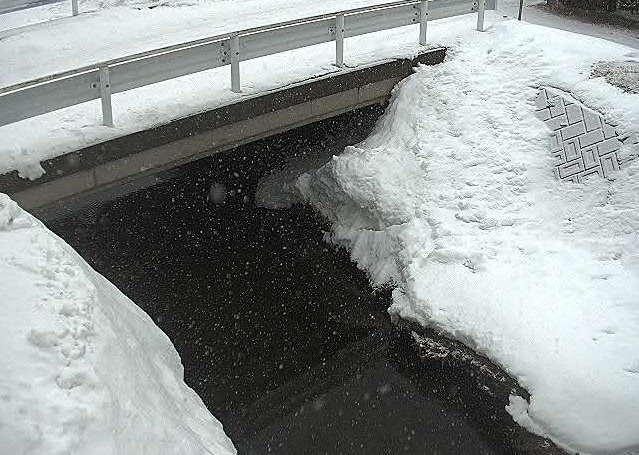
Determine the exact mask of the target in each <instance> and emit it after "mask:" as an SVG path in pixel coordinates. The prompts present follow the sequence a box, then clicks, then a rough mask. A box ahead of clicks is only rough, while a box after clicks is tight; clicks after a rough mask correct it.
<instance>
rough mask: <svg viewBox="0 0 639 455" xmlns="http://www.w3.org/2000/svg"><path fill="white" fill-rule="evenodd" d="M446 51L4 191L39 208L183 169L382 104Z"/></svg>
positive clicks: (95, 149)
mask: <svg viewBox="0 0 639 455" xmlns="http://www.w3.org/2000/svg"><path fill="white" fill-rule="evenodd" d="M444 56H445V49H434V50H429V51H425V52H423V53H422V54H420V55H418V56H417V57H416V58H414V59H412V60H409V59H400V60H394V61H390V62H383V63H378V64H374V65H370V66H366V67H359V68H355V69H344V70H343V71H340V72H339V73H332V74H330V75H326V76H324V77H321V78H318V79H313V80H310V81H306V82H302V83H299V84H297V85H294V86H289V87H286V88H282V89H279V90H275V91H271V92H268V93H265V94H261V95H259V96H253V97H247V98H242V99H241V101H239V102H237V103H234V104H229V105H226V106H223V107H219V108H217V109H213V110H210V111H208V112H204V113H199V114H196V115H192V116H190V117H186V118H183V119H179V120H176V121H174V122H171V123H168V124H165V125H161V126H158V127H156V128H153V129H149V130H145V131H140V132H136V133H133V134H129V135H127V136H123V137H119V138H116V139H113V140H109V141H106V142H102V143H99V144H95V145H92V146H90V147H86V148H83V149H80V150H77V151H74V152H71V153H67V154H65V155H62V156H59V157H56V158H53V159H50V160H47V161H44V162H42V163H41V164H42V167H43V168H44V170H45V172H46V173H45V175H44V176H42V177H41V178H39V179H37V180H34V181H30V180H25V179H22V178H20V177H18V174H17V172H12V173H10V174H5V175H2V176H0V192H3V193H7V194H10V195H11V196H12V197H13V198H14V199H15V200H16V201H18V202H19V203H20V204H21V205H22V206H23V207H25V208H28V209H37V208H40V207H44V206H50V205H51V204H53V203H64V202H72V200H73V198H74V197H75V196H78V195H83V196H86V195H87V194H90V193H94V192H97V191H104V190H108V189H110V188H113V187H114V186H119V185H123V184H126V183H127V182H131V181H132V180H136V181H138V182H139V183H138V186H139V185H144V182H143V181H142V180H141V179H146V182H147V184H148V185H150V184H152V183H153V176H154V175H155V174H157V173H158V172H161V171H165V170H168V169H171V168H174V167H177V166H180V165H182V164H185V163H188V162H191V161H195V160H198V159H200V158H203V157H206V156H210V155H213V154H216V153H220V152H223V151H226V150H229V149H232V148H234V147H238V146H240V145H244V144H247V143H250V142H252V141H255V140H258V139H262V138H265V137H268V136H271V135H274V134H277V133H281V132H284V131H287V130H290V129H294V128H297V127H300V126H303V125H307V124H310V123H313V122H317V121H320V120H324V119H327V118H330V117H334V116H337V115H340V114H343V113H346V112H349V111H353V110H356V109H360V108H363V107H366V106H370V105H373V104H376V103H385V102H386V101H387V100H388V98H389V97H390V94H391V91H392V89H393V87H394V86H395V85H396V84H397V83H398V82H399V81H400V80H402V79H403V78H405V77H407V76H409V75H410V74H411V73H412V72H413V67H415V66H416V65H418V64H419V63H422V64H427V65H434V64H438V63H441V62H442V61H443V60H444Z"/></svg>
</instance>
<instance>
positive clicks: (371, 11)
mask: <svg viewBox="0 0 639 455" xmlns="http://www.w3.org/2000/svg"><path fill="white" fill-rule="evenodd" d="M488 1H489V2H490V7H491V8H492V9H494V0H488ZM485 9H486V0H432V1H427V0H408V1H407V0H402V1H397V2H393V3H386V4H381V5H376V6H371V7H363V8H357V9H351V10H345V11H340V12H336V13H331V14H324V15H321V16H314V17H309V18H304V19H298V20H293V21H288V22H281V23H277V24H272V25H268V26H264V27H257V28H252V29H246V30H241V31H237V32H232V33H226V34H222V35H217V36H212V37H208V38H204V39H200V40H196V41H191V42H188V43H183V44H178V45H173V46H168V47H164V48H160V49H155V50H152V51H148V52H143V53H139V54H135V55H130V56H127V57H123V58H119V59H115V60H109V61H105V62H102V63H98V64H95V65H90V66H86V67H82V68H77V69H74V70H71V71H67V72H63V73H57V74H54V75H50V76H45V77H41V78H38V79H35V80H32V81H28V82H24V83H20V84H15V85H12V86H9V87H4V88H0V126H3V125H7V124H10V123H14V122H18V121H20V120H25V119H28V118H31V117H35V116H37V115H41V114H45V113H48V112H52V111H55V110H58V109H63V108H65V107H70V106H74V105H77V104H81V103H84V102H87V101H92V100H96V99H100V100H101V104H102V119H103V124H104V125H106V126H113V110H112V106H111V96H112V94H113V93H119V92H123V91H126V90H131V89H134V88H138V87H142V86H146V85H150V84H155V83H157V82H162V81H165V80H168V79H174V78H177V77H180V76H186V75H188V74H193V73H197V72H200V71H206V70H210V69H213V68H218V67H221V66H226V65H230V66H231V90H233V91H234V92H238V93H239V92H240V91H241V88H240V62H242V61H246V60H250V59H254V58H259V57H264V56H267V55H272V54H276V53H280V52H286V51H289V50H293V49H298V48H302V47H307V46H312V45H316V44H321V43H327V42H331V41H335V65H336V66H337V67H340V68H341V67H343V66H344V39H345V38H349V37H353V36H358V35H363V34H367V33H372V32H377V31H381V30H389V29H392V28H397V27H402V26H406V25H411V24H420V33H419V42H420V44H422V45H424V44H426V30H427V23H428V21H429V20H434V19H441V18H445V17H452V16H458V15H462V14H469V13H477V29H478V30H480V31H483V29H484V10H485Z"/></svg>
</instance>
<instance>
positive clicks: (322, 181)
mask: <svg viewBox="0 0 639 455" xmlns="http://www.w3.org/2000/svg"><path fill="white" fill-rule="evenodd" d="M454 33H457V35H456V36H450V37H449V39H448V42H451V43H454V45H452V46H449V51H448V57H447V59H446V61H445V62H444V63H443V64H441V65H437V66H432V67H429V66H424V67H421V68H419V69H418V70H417V71H416V74H415V75H413V76H412V77H410V78H408V79H406V80H404V81H403V82H402V83H400V85H399V86H398V88H396V90H395V93H394V97H393V100H392V102H391V105H390V107H389V109H388V111H387V113H386V114H385V115H384V116H383V117H382V118H381V119H380V121H379V122H378V125H377V127H376V130H375V131H374V133H373V134H372V135H371V136H370V137H369V138H368V139H366V140H365V141H364V142H363V143H361V144H359V145H357V146H355V147H349V148H347V149H346V150H345V152H344V153H343V154H342V155H340V156H337V157H334V158H333V159H332V161H330V162H329V163H328V164H326V165H325V166H323V167H322V168H320V169H319V170H317V171H314V172H310V173H307V174H305V175H303V176H301V177H300V178H299V179H298V180H297V184H296V187H297V190H298V191H299V193H300V194H301V195H302V196H303V197H304V198H305V199H306V200H307V201H308V202H310V203H311V204H312V205H313V206H314V207H316V208H317V209H318V210H319V211H320V212H321V213H323V214H324V215H325V216H326V217H328V218H329V219H330V220H331V221H332V223H333V229H332V232H331V234H330V240H332V241H333V242H335V243H337V244H340V245H343V246H345V247H347V248H349V249H350V251H351V255H352V258H353V260H355V261H357V263H358V264H359V266H360V267H361V268H363V269H365V270H367V271H368V272H369V274H370V276H371V279H372V281H373V282H374V283H375V284H377V285H381V284H384V283H389V282H390V283H393V284H394V285H395V286H396V289H395V290H394V292H393V304H392V306H391V308H390V310H389V311H390V312H391V314H395V315H400V316H402V317H404V318H409V319H412V320H415V321H418V322H420V323H421V324H423V325H424V326H428V327H432V328H435V329H436V330H439V331H442V332H443V333H445V334H447V335H449V336H451V337H454V338H456V339H458V340H461V341H463V342H464V343H466V344H467V345H468V346H470V347H472V348H474V349H475V350H477V351H478V352H480V353H482V354H485V355H487V356H488V357H490V358H491V359H492V360H493V361H495V362H496V363H498V364H499V365H501V366H502V367H503V368H504V369H505V370H506V371H507V372H508V373H509V374H510V375H511V376H513V377H514V378H516V379H517V380H518V381H519V383H520V384H521V385H522V386H523V387H525V388H526V389H527V390H528V391H529V392H530V394H531V399H530V403H529V404H528V403H526V402H525V400H523V399H521V398H519V397H512V398H511V403H504V406H508V408H507V409H508V410H509V412H511V413H512V415H513V416H514V418H515V419H516V421H517V422H519V423H520V424H522V425H524V426H526V428H528V429H530V430H531V431H535V432H537V433H540V434H542V435H544V436H548V437H550V438H551V439H552V440H553V441H555V442H556V443H557V444H558V445H560V446H561V447H563V448H565V449H567V450H569V451H573V452H579V453H581V454H638V453H639V160H637V159H635V160H631V159H630V158H631V157H632V156H636V155H637V154H638V152H639V150H638V149H637V147H638V146H637V145H636V144H634V145H633V144H631V141H626V142H625V143H624V145H623V146H622V149H621V150H620V151H619V154H620V157H622V158H623V159H624V160H625V162H624V167H623V168H622V170H620V171H618V172H616V173H615V174H614V177H613V179H610V180H608V179H604V178H593V179H590V180H589V181H588V183H587V184H573V183H565V182H560V181H558V180H556V179H555V177H554V176H553V167H554V162H553V158H552V156H551V154H550V149H549V144H550V135H549V133H550V132H549V131H548V129H547V128H546V126H545V125H544V123H543V122H542V121H541V120H539V119H538V118H537V117H536V116H535V109H536V107H535V105H534V102H535V99H536V97H537V95H538V93H539V90H540V88H541V87H556V88H558V89H561V90H563V91H565V92H567V93H570V94H571V95H572V96H573V97H575V99H577V100H579V101H580V102H582V103H583V104H584V105H586V106H589V107H590V108H591V109H593V110H595V111H597V112H599V113H601V114H602V115H604V116H605V119H606V121H607V122H608V123H610V124H612V125H615V127H616V130H617V131H618V132H619V135H620V137H623V136H624V135H629V134H631V133H633V132H636V131H639V95H636V94H630V93H624V92H623V91H622V90H620V89H618V88H617V87H613V86H611V85H609V84H608V83H607V82H606V81H605V79H604V78H594V79H590V78H589V75H590V73H591V67H592V65H593V63H595V62H601V61H608V60H621V59H634V58H637V57H639V56H637V55H636V53H633V52H632V50H631V49H629V48H625V47H623V46H620V45H616V44H613V43H610V42H606V41H603V40H598V39H595V38H589V37H585V36H582V35H576V34H571V33H568V32H562V31H557V30H552V29H547V28H544V27H539V26H533V25H529V24H525V23H518V22H515V21H506V22H501V23H497V24H494V25H493V26H492V27H491V28H490V29H489V30H488V31H487V32H486V33H483V34H482V33H468V32H467V31H466V30H463V31H462V30H461V29H459V31H458V32H455V31H451V34H453V35H454ZM522 402H523V403H522Z"/></svg>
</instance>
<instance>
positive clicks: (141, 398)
mask: <svg viewBox="0 0 639 455" xmlns="http://www.w3.org/2000/svg"><path fill="white" fill-rule="evenodd" d="M0 306H1V308H2V319H1V320H2V330H0V354H1V357H2V361H1V362H0V452H2V453H3V454H12V455H19V454H43V455H44V454H46V455H54V454H71V453H74V454H91V455H102V454H104V455H112V454H127V455H136V454H154V455H155V454H184V455H193V454H217V455H227V454H234V453H235V449H234V447H233V444H232V443H231V441H230V440H229V439H228V438H227V437H226V435H225V434H224V432H223V431H222V425H221V424H220V423H219V422H218V421H217V420H216V419H215V418H214V417H213V416H212V415H211V414H210V413H209V412H208V411H207V409H206V408H205V406H204V404H203V403H202V401H201V400H200V398H199V397H198V396H197V395H196V394H195V392H193V390H191V389H190V388H189V387H188V386H187V385H186V384H185V383H184V381H183V367H182V364H181V363H180V358H179V356H178V354H177V352H176V351H175V349H174V348H173V345H172V344H171V342H170V341H169V339H168V338H167V336H166V335H165V334H164V333H163V332H162V331H161V330H160V329H159V328H158V327H157V326H155V324H154V323H153V322H152V321H151V319H150V318H149V317H148V316H147V315H146V314H145V313H144V312H143V311H142V310H141V309H140V308H138V307H137V306H136V305H135V304H134V303H133V302H131V300H129V299H128V298H127V297H126V296H125V295H124V294H122V293H121V292H120V291H119V290H118V289H117V288H116V287H115V286H113V285H112V284H111V283H110V282H108V281H107V280H106V279H105V278H104V277H102V276H101V275H99V274H98V273H97V272H95V271H94V270H93V269H91V268H90V267H89V266H88V265H87V264H86V263H85V262H84V261H83V260H82V258H80V257H79V256H78V255H77V254H76V253H75V252H74V251H73V250H72V249H71V248H70V247H69V246H68V245H67V244H65V243H64V242H63V241H62V240H61V239H59V238H58V237H56V236H55V235H54V234H52V233H51V232H49V231H48V230H47V229H46V228H45V227H44V226H43V225H42V224H41V223H40V222H39V221H37V220H36V219H34V218H33V217H32V216H31V215H29V214H27V213H25V212H23V211H22V210H21V209H20V208H19V207H18V206H17V205H16V204H15V203H14V202H13V201H12V200H11V199H9V198H8V197H7V196H6V195H4V194H0Z"/></svg>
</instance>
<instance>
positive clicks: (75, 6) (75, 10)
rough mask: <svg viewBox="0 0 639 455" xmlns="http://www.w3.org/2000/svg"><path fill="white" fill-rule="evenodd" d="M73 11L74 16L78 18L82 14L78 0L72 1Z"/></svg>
mask: <svg viewBox="0 0 639 455" xmlns="http://www.w3.org/2000/svg"><path fill="white" fill-rule="evenodd" d="M71 11H72V12H73V15H74V16H77V15H78V13H79V12H80V9H79V8H78V0H71Z"/></svg>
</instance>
